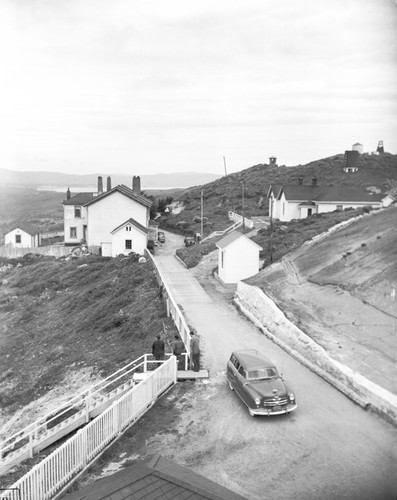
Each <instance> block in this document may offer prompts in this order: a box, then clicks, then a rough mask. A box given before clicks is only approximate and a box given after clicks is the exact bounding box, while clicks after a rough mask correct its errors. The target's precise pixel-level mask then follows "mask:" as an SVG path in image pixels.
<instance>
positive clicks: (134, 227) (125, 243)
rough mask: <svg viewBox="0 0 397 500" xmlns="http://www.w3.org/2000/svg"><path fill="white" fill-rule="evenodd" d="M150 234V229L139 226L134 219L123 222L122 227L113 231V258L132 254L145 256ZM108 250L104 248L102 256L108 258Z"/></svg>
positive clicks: (111, 246)
mask: <svg viewBox="0 0 397 500" xmlns="http://www.w3.org/2000/svg"><path fill="white" fill-rule="evenodd" d="M148 232H149V229H148V228H147V227H145V226H142V224H139V222H137V221H136V220H134V219H132V218H130V219H128V220H127V221H125V222H123V223H122V224H120V226H118V227H116V228H115V229H113V231H112V233H111V234H112V240H111V245H110V248H111V256H112V257H116V256H117V255H121V254H124V255H129V254H130V253H131V252H134V253H137V254H140V255H142V254H144V252H145V248H146V245H147V235H148ZM108 248H109V247H107V248H106V246H102V255H103V256H105V257H107V255H106V253H107V252H108Z"/></svg>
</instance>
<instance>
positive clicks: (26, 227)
mask: <svg viewBox="0 0 397 500" xmlns="http://www.w3.org/2000/svg"><path fill="white" fill-rule="evenodd" d="M15 229H21V230H22V231H24V232H25V233H28V234H30V235H31V236H33V235H35V234H40V233H41V231H40V229H39V228H38V227H36V226H33V225H32V224H26V223H25V222H24V223H23V224H18V225H17V226H15V227H14V229H11V231H15ZM11 231H8V232H9V233H11Z"/></svg>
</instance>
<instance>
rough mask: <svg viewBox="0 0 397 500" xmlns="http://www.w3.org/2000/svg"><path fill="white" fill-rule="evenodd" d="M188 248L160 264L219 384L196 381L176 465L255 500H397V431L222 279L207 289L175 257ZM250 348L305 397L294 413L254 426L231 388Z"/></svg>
mask: <svg viewBox="0 0 397 500" xmlns="http://www.w3.org/2000/svg"><path fill="white" fill-rule="evenodd" d="M181 244H182V239H181V238H179V237H177V236H174V235H170V234H167V242H166V244H165V245H164V246H163V247H162V248H160V249H159V250H158V251H157V254H156V260H157V261H158V263H159V265H160V267H161V270H162V272H163V273H164V274H165V276H166V281H167V282H168V284H169V285H170V287H171V290H172V293H173V295H174V297H175V299H176V301H177V302H178V303H179V304H180V305H181V306H182V307H183V309H184V311H185V313H186V315H187V317H188V322H189V324H190V325H191V326H192V327H194V328H195V329H196V330H197V332H198V333H199V335H200V337H201V340H202V348H203V364H204V365H205V367H206V368H208V369H209V371H210V381H209V383H208V384H203V383H199V382H196V384H195V387H194V390H193V391H192V392H191V394H190V397H189V398H188V403H189V404H188V405H186V408H185V409H184V412H183V415H184V416H183V418H182V422H181V423H180V424H179V430H181V429H182V428H183V429H184V430H183V431H181V432H182V434H183V432H185V433H186V434H185V435H186V439H180V440H179V441H178V447H177V451H175V450H174V453H172V456H173V457H174V458H175V459H176V460H177V461H179V463H181V464H186V465H189V466H190V467H192V468H193V469H194V470H195V471H196V472H199V473H201V474H203V475H205V476H206V477H208V478H210V479H213V480H214V481H217V482H219V483H221V484H223V485H225V486H227V487H229V488H231V489H234V490H235V491H236V492H238V493H240V494H243V495H245V496H246V497H247V498H250V499H252V500H254V499H256V500H260V499H292V498H294V499H295V498H302V499H308V500H309V499H319V498H321V499H356V498H357V499H360V500H361V499H368V500H369V499H371V500H374V499H382V500H383V499H388V498H390V499H393V500H395V499H396V497H397V451H396V444H397V429H396V428H394V427H392V426H391V425H389V424H388V423H386V422H384V421H382V420H381V419H380V418H378V417H377V416H375V415H372V414H369V413H367V412H365V411H364V410H363V409H362V408H360V407H358V406H357V405H355V404H354V403H352V402H351V401H350V400H349V399H347V398H346V397H345V396H344V395H342V394H341V393H339V392H338V391H337V390H336V389H334V388H333V387H332V386H331V385H329V384H328V383H326V382H324V381H323V380H322V379H321V378H319V377H318V376H316V375H315V374H313V373H312V372H310V371H309V370H308V369H307V368H305V367H304V366H302V365H300V364H299V363H298V362H297V361H295V360H294V359H292V358H291V357H289V356H288V355H287V354H286V353H285V352H284V351H283V350H281V349H280V348H279V347H278V346H276V345H275V344H273V343H272V342H271V341H270V340H269V339H268V338H266V337H265V336H264V335H263V334H261V333H260V332H259V331H258V330H257V329H256V328H255V327H254V326H253V325H252V324H251V323H250V322H248V321H247V320H246V319H245V318H244V317H242V316H241V315H240V314H239V313H238V312H237V311H236V309H235V308H234V307H233V305H231V303H230V302H228V301H227V300H225V294H223V293H221V290H220V286H219V284H218V283H217V282H216V281H215V280H214V279H213V278H211V277H210V276H208V277H205V276H204V274H203V276H202V277H201V279H200V281H201V282H202V284H203V285H204V288H205V290H204V288H203V287H202V286H201V285H200V283H199V282H198V281H197V280H196V278H194V275H193V272H192V271H189V270H187V269H185V268H184V267H183V266H182V265H181V264H180V263H179V262H178V260H177V259H176V258H175V257H174V255H173V253H174V249H175V247H177V246H180V245H181ZM196 274H197V272H196ZM198 274H199V273H198ZM226 295H227V294H226ZM246 347H252V348H257V349H258V350H261V351H263V352H265V353H266V354H267V355H268V356H269V357H270V358H271V359H273V360H274V361H275V362H276V364H277V365H278V367H279V368H280V369H281V371H282V372H283V374H284V377H285V379H286V380H287V382H289V383H290V384H291V385H292V387H293V388H294V390H295V393H296V395H297V402H298V409H297V411H296V412H295V413H293V414H291V415H289V416H280V417H273V418H270V419H268V418H258V417H256V418H252V417H250V416H249V415H248V412H247V410H246V408H245V407H244V405H243V404H242V403H241V402H240V400H239V399H238V398H237V397H236V395H235V394H234V393H233V392H231V391H230V390H229V389H228V387H227V384H226V379H225V374H224V369H225V365H226V361H227V359H228V356H229V355H230V352H231V351H232V350H234V349H238V348H246ZM152 444H153V445H154V444H155V450H157V451H158V452H160V453H163V454H165V455H167V454H169V453H170V446H171V441H170V436H169V435H167V434H164V432H159V434H158V435H157V436H154V437H153V441H150V442H148V443H147V445H148V446H149V447H150V446H151V445H152Z"/></svg>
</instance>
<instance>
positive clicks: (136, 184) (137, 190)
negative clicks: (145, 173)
mask: <svg viewBox="0 0 397 500" xmlns="http://www.w3.org/2000/svg"><path fill="white" fill-rule="evenodd" d="M132 191H133V193H134V194H141V178H140V177H139V175H134V177H133V178H132Z"/></svg>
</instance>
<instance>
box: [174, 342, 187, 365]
mask: <svg viewBox="0 0 397 500" xmlns="http://www.w3.org/2000/svg"><path fill="white" fill-rule="evenodd" d="M184 352H186V348H185V344H184V343H183V340H182V339H181V338H180V336H179V335H175V341H174V343H173V344H172V353H173V355H174V356H176V359H177V360H178V370H183V369H184V368H185V367H184V364H185V363H184V356H182V353H184Z"/></svg>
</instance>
